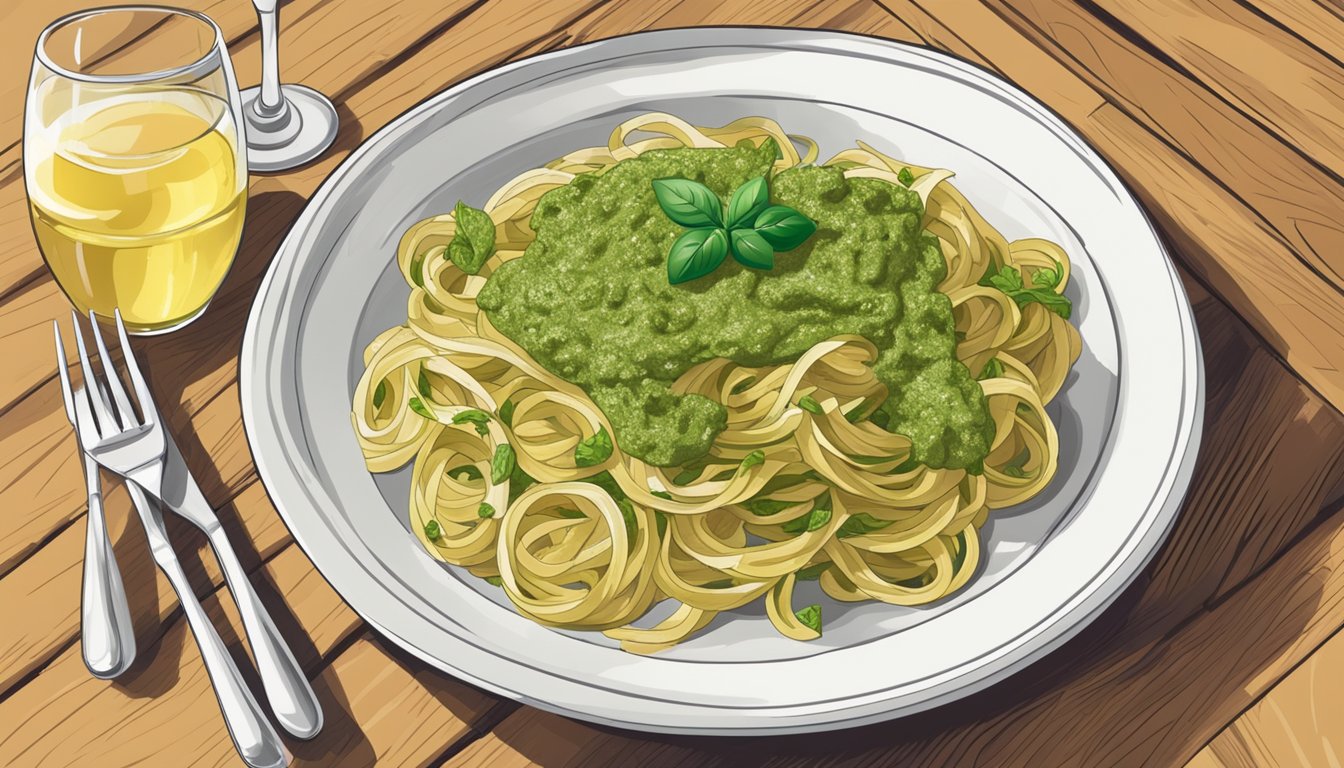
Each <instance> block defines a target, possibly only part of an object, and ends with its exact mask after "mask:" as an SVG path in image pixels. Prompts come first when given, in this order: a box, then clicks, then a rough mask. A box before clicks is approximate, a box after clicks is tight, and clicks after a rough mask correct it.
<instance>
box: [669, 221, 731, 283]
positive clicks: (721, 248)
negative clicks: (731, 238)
mask: <svg viewBox="0 0 1344 768" xmlns="http://www.w3.org/2000/svg"><path fill="white" fill-rule="evenodd" d="M727 255H728V238H727V237H726V236H725V234H724V231H723V230H722V229H693V230H691V231H690V232H687V233H686V234H684V235H682V236H681V237H679V238H677V242H675V243H673V244H672V251H671V253H669V254H668V256H667V280H668V282H670V283H671V284H673V285H676V284H678V283H684V282H687V281H689V280H694V279H696V278H697V277H704V276H705V275H708V274H709V273H710V272H713V271H714V270H715V269H717V268H718V266H719V265H720V264H722V263H723V259H724V257H726V256H727Z"/></svg>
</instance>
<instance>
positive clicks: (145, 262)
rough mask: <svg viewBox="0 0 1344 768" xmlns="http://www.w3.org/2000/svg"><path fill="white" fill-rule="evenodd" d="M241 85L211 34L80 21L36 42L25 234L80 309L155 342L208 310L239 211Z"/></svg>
mask: <svg viewBox="0 0 1344 768" xmlns="http://www.w3.org/2000/svg"><path fill="white" fill-rule="evenodd" d="M238 126H239V108H238V90H237V84H236V83H235V81H234V79H233V71H232V68H231V66H230V63H229V58H228V53H227V52H226V51H225V49H224V44H223V37H222V35H221V34H220V31H219V29H218V27H216V26H215V24H214V23H213V22H212V21H210V20H209V19H207V18H206V17H204V16H200V15H198V14H195V13H192V12H189V11H178V10H172V9H167V8H150V7H127V8H108V9H99V10H94V11H88V12H84V13H79V14H74V15H72V16H67V17H65V18H63V19H60V20H58V21H56V22H55V23H53V24H52V25H51V26H50V27H48V28H47V30H46V31H45V32H43V33H42V36H41V37H40V38H39V39H38V45H37V53H36V57H35V60H34V64H33V75H32V80H31V82H30V87H29V91H28V103H27V109H26V112H25V124H24V179H25V182H26V184H27V190H28V200H29V206H30V210H31V213H32V221H33V231H34V233H35V234H36V236H37V241H38V245H39V246H40V248H41V249H42V255H43V257H44V258H45V259H46V261H47V265H48V266H49V267H50V269H51V271H52V273H53V274H54V275H55V277H56V280H57V282H58V283H59V284H60V285H61V288H62V289H63V290H64V291H65V293H66V295H67V296H69V298H70V300H71V302H72V303H74V305H75V306H76V307H77V308H78V309H79V310H81V311H82V312H87V311H88V310H90V309H91V310H93V311H94V312H96V313H98V314H100V315H104V316H110V315H111V314H112V312H113V310H114V309H120V310H121V315H122V317H123V319H124V320H125V322H126V325H127V327H128V329H130V330H131V331H132V332H137V333H142V334H144V333H162V332H166V331H169V330H173V329H175V328H179V327H181V326H182V325H184V324H186V323H188V322H190V321H191V320H193V319H194V318H196V317H197V316H199V315H200V314H201V312H203V311H204V310H205V307H206V305H207V304H208V303H209V302H210V299H211V297H213V296H214V294H215V291H216V290H217V289H218V288H219V286H220V284H221V283H222V282H223V280H224V277H225V275H226V274H227V273H228V270H229V266H230V265H231V264H232V262H233V257H234V253H235V252H236V251H237V248H238V242H239V240H240V238H241V236H242V229H243V217H244V212H245V210H246V206H247V170H246V157H245V155H244V154H242V153H241V152H240V146H241V142H240V136H239V128H238Z"/></svg>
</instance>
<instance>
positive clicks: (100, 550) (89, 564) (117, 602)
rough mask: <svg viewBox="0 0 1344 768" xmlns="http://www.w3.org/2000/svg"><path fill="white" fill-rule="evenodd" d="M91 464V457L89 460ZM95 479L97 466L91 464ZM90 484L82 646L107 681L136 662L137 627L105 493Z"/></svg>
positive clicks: (91, 665)
mask: <svg viewBox="0 0 1344 768" xmlns="http://www.w3.org/2000/svg"><path fill="white" fill-rule="evenodd" d="M86 461H89V462H90V463H91V462H92V461H93V460H92V459H86ZM89 470H90V471H91V472H92V473H93V477H94V482H96V481H97V472H98V470H97V468H96V467H92V466H90V468H89ZM95 489H96V486H90V489H89V490H90V493H89V514H88V517H87V519H86V524H87V525H88V529H87V530H86V531H85V534H84V582H83V587H82V591H81V594H80V601H79V618H80V649H81V652H82V654H83V656H84V666H86V667H88V668H89V672H91V673H93V676H94V677H98V678H102V679H104V680H108V679H111V678H114V677H116V676H118V675H120V674H121V673H122V672H125V671H126V669H127V668H128V667H130V666H131V662H133V661H135V630H134V628H133V627H132V625H131V611H130V607H129V606H128V605H127V604H126V589H125V587H123V586H122V583H121V573H120V572H119V571H118V569H117V560H116V555H115V554H113V552H112V542H111V541H109V540H108V538H107V521H106V519H105V518H104V517H103V496H102V494H101V493H99V492H98V491H97V490H95Z"/></svg>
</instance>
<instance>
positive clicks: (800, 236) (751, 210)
mask: <svg viewBox="0 0 1344 768" xmlns="http://www.w3.org/2000/svg"><path fill="white" fill-rule="evenodd" d="M776 149H778V146H776ZM653 191H654V195H655V196H656V197H657V198H658V205H659V206H660V207H661V208H662V209H663V212H664V213H666V214H667V215H668V217H669V218H670V219H672V221H675V222H676V223H678V224H680V225H682V226H684V227H690V228H691V230H690V231H689V232H686V233H684V234H682V235H681V237H679V238H677V241H676V242H675V243H673V244H672V250H671V251H670V252H669V253H668V256H667V279H668V282H670V283H671V284H672V285H676V284H678V283H684V282H687V281H689V280H694V279H696V278H699V277H704V276H705V275H707V274H709V273H710V272H713V271H714V270H715V269H718V267H719V265H720V264H722V263H723V260H724V258H726V257H727V255H728V254H729V253H731V254H732V255H733V259H734V260H735V261H737V262H738V263H740V264H742V265H743V266H746V267H750V268H752V269H761V270H768V269H773V268H774V266H775V251H777V250H784V251H787V250H791V249H793V248H797V247H798V246H799V245H801V244H802V243H803V241H805V240H807V238H809V237H811V236H812V234H813V233H814V232H816V231H817V224H816V222H814V221H812V220H811V219H809V218H807V217H806V216H804V215H802V214H801V213H799V212H797V211H795V210H794V209H792V208H790V207H788V206H786V205H775V206H771V205H770V183H769V180H768V179H767V177H765V176H757V177H756V178H754V179H751V180H750V181H747V182H746V183H744V184H743V185H742V186H740V187H738V188H737V189H736V190H735V191H734V192H733V195H732V198H731V199H730V200H729V202H728V216H727V219H726V220H725V219H723V218H722V217H721V216H720V206H719V199H718V197H716V196H715V195H714V192H713V190H711V189H710V188H709V187H706V186H705V185H704V184H701V183H699V182H695V181H691V180H689V179H675V178H674V179H655V180H654V182H653ZM725 221H726V224H725Z"/></svg>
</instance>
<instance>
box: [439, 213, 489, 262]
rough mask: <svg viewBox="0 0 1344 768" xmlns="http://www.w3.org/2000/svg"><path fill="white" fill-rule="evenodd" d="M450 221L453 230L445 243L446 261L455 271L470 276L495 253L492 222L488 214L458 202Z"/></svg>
mask: <svg viewBox="0 0 1344 768" xmlns="http://www.w3.org/2000/svg"><path fill="white" fill-rule="evenodd" d="M453 222H454V224H455V225H456V227H457V231H456V233H455V234H454V235H453V240H452V242H450V243H449V244H448V258H449V259H450V260H451V261H452V262H453V263H454V264H456V265H457V267H458V269H460V270H462V271H463V272H466V273H467V274H468V275H474V274H476V273H477V272H480V271H481V267H482V266H483V265H484V264H485V261H486V259H488V258H490V256H491V255H492V254H494V252H495V222H494V221H492V220H491V219H490V214H488V213H486V212H485V211H482V210H481V209H479V208H472V207H471V206H469V205H467V204H466V203H464V202H462V201H461V200H458V201H457V207H456V208H454V209H453Z"/></svg>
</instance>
